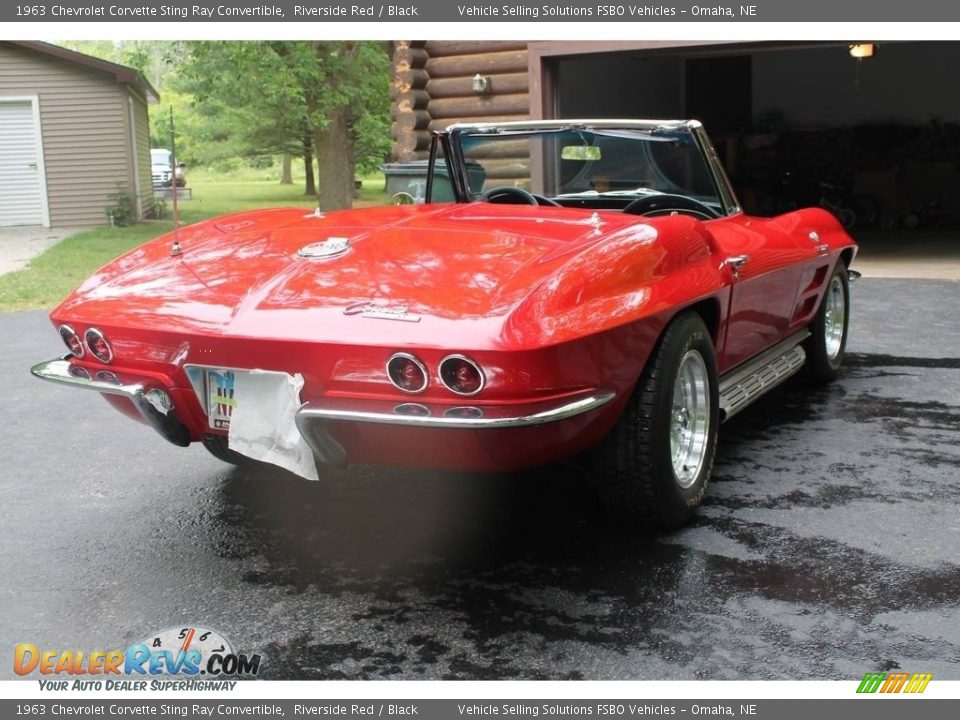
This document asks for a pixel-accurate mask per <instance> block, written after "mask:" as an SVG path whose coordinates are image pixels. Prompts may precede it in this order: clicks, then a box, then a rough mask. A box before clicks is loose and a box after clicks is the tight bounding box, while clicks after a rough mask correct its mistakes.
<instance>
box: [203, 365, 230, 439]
mask: <svg viewBox="0 0 960 720" xmlns="http://www.w3.org/2000/svg"><path fill="white" fill-rule="evenodd" d="M235 379H236V374H235V373H234V371H233V370H207V383H206V384H207V418H208V420H209V422H210V427H212V428H215V429H217V430H229V429H230V417H231V416H232V415H233V409H234V408H235V407H236V406H237V398H236V395H235V393H234V380H235Z"/></svg>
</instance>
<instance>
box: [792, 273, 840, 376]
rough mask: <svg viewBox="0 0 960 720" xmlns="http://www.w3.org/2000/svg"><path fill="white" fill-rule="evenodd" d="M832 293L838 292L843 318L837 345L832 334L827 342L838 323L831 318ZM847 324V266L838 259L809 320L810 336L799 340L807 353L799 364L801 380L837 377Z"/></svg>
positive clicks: (833, 311)
mask: <svg viewBox="0 0 960 720" xmlns="http://www.w3.org/2000/svg"><path fill="white" fill-rule="evenodd" d="M834 293H839V299H840V300H841V301H842V308H843V319H842V321H841V322H840V323H839V327H840V328H841V334H840V338H839V344H837V341H836V339H835V337H834V340H833V342H832V343H831V342H830V337H831V335H832V334H833V333H834V332H835V330H836V328H837V325H838V324H837V323H836V322H834V320H833V317H832V316H833V315H834V314H835V313H836V308H837V306H836V304H835V303H834V302H833V300H834V299H835V298H834ZM849 326H850V286H849V281H848V280H847V266H846V264H844V263H843V261H840V262H838V263H837V266H836V268H834V270H833V275H831V276H830V280H829V281H828V282H827V288H826V290H824V293H823V298H822V299H821V300H820V307H818V308H817V314H816V316H815V317H814V319H813V322H812V323H810V337H808V338H807V339H806V340H805V341H804V343H803V349H804V351H805V352H806V353H807V361H806V363H805V365H804V367H803V377H804V379H806V380H807V381H809V382H811V383H814V384H824V383H828V382H830V381H831V380H833V379H834V378H836V377H837V373H838V372H839V371H840V366H841V365H842V364H843V356H844V354H845V352H846V349H847V330H848V328H849Z"/></svg>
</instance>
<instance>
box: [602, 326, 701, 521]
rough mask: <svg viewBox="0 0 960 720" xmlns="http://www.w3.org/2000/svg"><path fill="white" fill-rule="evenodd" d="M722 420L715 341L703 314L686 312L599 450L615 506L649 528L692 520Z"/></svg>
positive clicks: (608, 497)
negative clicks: (720, 416) (701, 316)
mask: <svg viewBox="0 0 960 720" xmlns="http://www.w3.org/2000/svg"><path fill="white" fill-rule="evenodd" d="M718 425H719V404H718V396H717V366H716V358H715V355H714V349H713V341H712V339H711V337H710V333H709V332H708V330H707V327H706V325H704V323H703V320H702V319H701V318H700V316H699V315H697V314H696V313H692V312H690V313H684V314H683V315H681V316H679V317H677V318H676V319H675V320H674V321H673V322H671V323H670V325H669V326H668V327H667V329H666V330H665V331H664V333H663V335H662V337H661V338H660V340H659V341H658V343H657V346H656V347H655V348H654V351H653V353H652V354H651V356H650V359H649V360H648V361H647V366H646V368H644V371H643V374H642V375H641V377H640V380H639V382H638V383H637V387H636V390H635V391H634V394H633V397H632V398H631V399H630V402H629V404H628V405H627V407H626V408H625V409H624V413H623V415H622V416H621V418H620V420H619V421H618V422H617V425H616V426H615V427H614V429H613V430H612V431H611V433H610V435H609V436H607V438H606V439H605V440H604V442H603V443H602V444H601V446H600V448H599V449H598V450H597V452H596V455H595V458H596V461H595V465H596V470H597V475H598V480H599V483H600V491H601V493H602V495H603V497H604V501H605V504H606V505H607V507H608V509H609V510H610V511H611V513H612V514H613V515H615V516H616V517H618V518H619V519H622V520H625V521H627V522H630V523H633V524H636V525H640V526H642V527H644V528H646V529H651V530H672V529H674V528H678V527H680V526H682V525H684V524H685V523H687V522H688V521H689V520H690V518H691V517H692V516H693V513H694V510H695V509H696V508H697V506H698V505H699V504H700V501H701V500H702V499H703V496H704V493H705V492H706V489H707V483H708V481H709V479H710V473H711V471H712V469H713V458H714V453H715V451H716V445H717V427H718Z"/></svg>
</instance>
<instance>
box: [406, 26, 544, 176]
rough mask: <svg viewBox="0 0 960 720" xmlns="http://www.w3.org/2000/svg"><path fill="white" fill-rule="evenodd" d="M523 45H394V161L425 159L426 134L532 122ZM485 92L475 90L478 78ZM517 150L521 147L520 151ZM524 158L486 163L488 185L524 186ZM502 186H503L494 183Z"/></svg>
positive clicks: (524, 156)
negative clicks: (462, 125) (471, 125)
mask: <svg viewBox="0 0 960 720" xmlns="http://www.w3.org/2000/svg"><path fill="white" fill-rule="evenodd" d="M527 62H528V51H527V43H526V42H517V41H439V40H436V41H429V42H415V41H397V42H395V43H394V49H393V82H392V88H391V99H392V101H393V102H392V114H393V129H392V133H393V140H394V146H393V159H394V160H396V161H400V162H405V161H408V160H419V159H423V158H426V157H427V154H428V151H429V148H430V132H431V131H432V130H442V129H444V128H445V127H447V126H448V125H451V124H453V123H456V122H503V121H509V120H526V119H527V118H529V117H530V88H529V73H528V67H527ZM478 74H479V75H482V76H484V77H487V78H489V80H490V85H489V88H488V89H487V91H486V92H482V93H478V92H476V91H475V90H474V89H473V78H474V76H476V75H478ZM518 149H520V148H519V146H518ZM528 160H529V158H528V157H527V156H526V154H525V153H524V154H522V155H518V156H517V157H497V158H490V159H484V160H483V164H484V166H485V168H486V170H487V180H488V183H487V185H488V186H490V185H491V182H490V181H491V180H492V181H494V182H493V183H492V184H499V185H513V184H517V183H521V184H524V182H525V181H527V180H528V179H529V170H528V169H527V167H528V165H527V163H528ZM497 181H502V182H497Z"/></svg>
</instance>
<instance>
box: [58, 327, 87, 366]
mask: <svg viewBox="0 0 960 720" xmlns="http://www.w3.org/2000/svg"><path fill="white" fill-rule="evenodd" d="M57 330H58V331H59V333H60V337H61V338H62V339H63V344H64V345H66V346H67V350H69V351H70V353H71V354H72V355H73V356H74V357H78V358H82V357H83V341H81V340H80V336H79V335H77V333H76V331H75V330H74V329H73V328H72V327H70V326H69V325H61V326H60V327H59V328H57Z"/></svg>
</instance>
